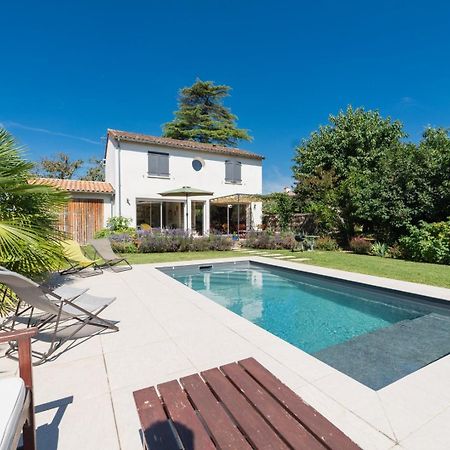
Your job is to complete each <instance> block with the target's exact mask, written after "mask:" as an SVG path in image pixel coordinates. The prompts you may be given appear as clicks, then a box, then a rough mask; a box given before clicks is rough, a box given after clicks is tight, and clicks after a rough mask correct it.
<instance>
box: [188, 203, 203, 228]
mask: <svg viewBox="0 0 450 450" xmlns="http://www.w3.org/2000/svg"><path fill="white" fill-rule="evenodd" d="M204 210H205V202H192V203H191V230H192V231H193V232H196V233H197V234H199V235H200V236H203V233H204V230H203V213H204Z"/></svg>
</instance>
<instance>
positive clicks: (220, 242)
mask: <svg viewBox="0 0 450 450" xmlns="http://www.w3.org/2000/svg"><path fill="white" fill-rule="evenodd" d="M197 240H198V239H194V243H195V241H197ZM207 242H208V248H207V250H216V251H219V252H222V251H226V250H231V247H233V241H232V240H231V239H230V238H229V237H227V236H219V235H215V234H211V235H210V236H209V237H208V238H207Z"/></svg>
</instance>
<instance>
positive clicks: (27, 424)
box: [0, 328, 37, 450]
mask: <svg viewBox="0 0 450 450" xmlns="http://www.w3.org/2000/svg"><path fill="white" fill-rule="evenodd" d="M36 332H37V330H36V329H35V328H28V329H26V330H20V331H12V332H9V333H0V343H3V342H11V341H16V342H17V345H18V348H19V375H20V377H3V378H1V379H0V399H1V401H0V449H2V450H3V449H7V450H10V449H15V448H17V444H18V442H19V439H20V434H21V432H23V447H22V448H23V450H35V449H36V430H35V422H34V402H33V377H32V365H31V338H32V337H33V336H34V335H35V334H36Z"/></svg>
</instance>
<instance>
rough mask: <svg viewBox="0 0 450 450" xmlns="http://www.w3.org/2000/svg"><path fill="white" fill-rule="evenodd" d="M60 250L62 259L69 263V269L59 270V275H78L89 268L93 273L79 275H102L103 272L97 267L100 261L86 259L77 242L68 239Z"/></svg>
mask: <svg viewBox="0 0 450 450" xmlns="http://www.w3.org/2000/svg"><path fill="white" fill-rule="evenodd" d="M62 248H63V256H64V259H65V260H66V261H67V262H68V263H69V265H70V267H69V268H68V269H64V270H61V271H60V272H59V273H60V274H61V275H69V274H73V273H79V272H81V271H83V270H85V269H88V268H90V267H92V268H93V269H94V271H93V272H90V273H88V274H86V273H83V274H81V273H80V275H84V276H92V275H100V274H101V273H103V270H102V269H101V267H100V266H99V265H98V263H99V262H100V260H99V259H96V260H93V259H90V258H88V257H87V256H86V255H85V254H84V253H83V250H81V247H80V244H79V243H78V242H76V241H73V240H71V239H68V240H66V241H63V242H62Z"/></svg>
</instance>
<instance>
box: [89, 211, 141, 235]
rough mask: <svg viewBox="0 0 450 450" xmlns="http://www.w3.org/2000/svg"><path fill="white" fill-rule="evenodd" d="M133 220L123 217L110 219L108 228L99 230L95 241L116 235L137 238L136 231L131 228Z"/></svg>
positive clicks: (107, 223)
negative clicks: (124, 234)
mask: <svg viewBox="0 0 450 450" xmlns="http://www.w3.org/2000/svg"><path fill="white" fill-rule="evenodd" d="M130 223H131V219H128V218H127V217H122V216H114V217H110V218H109V219H108V220H107V221H106V228H102V229H101V230H98V231H97V232H96V233H95V234H94V238H95V239H101V238H105V237H110V236H111V235H112V234H114V233H128V234H129V235H130V236H133V237H136V229H135V228H134V227H130Z"/></svg>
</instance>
